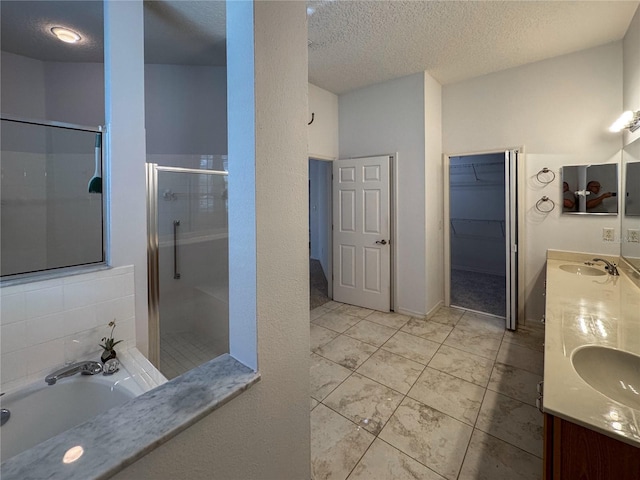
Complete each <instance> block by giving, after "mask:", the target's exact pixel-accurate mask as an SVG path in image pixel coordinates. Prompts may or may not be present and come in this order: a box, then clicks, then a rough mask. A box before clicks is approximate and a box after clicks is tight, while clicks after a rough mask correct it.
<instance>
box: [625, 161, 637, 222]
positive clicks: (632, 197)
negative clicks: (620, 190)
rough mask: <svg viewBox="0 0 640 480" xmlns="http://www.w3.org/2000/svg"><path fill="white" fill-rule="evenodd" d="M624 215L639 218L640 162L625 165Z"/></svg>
mask: <svg viewBox="0 0 640 480" xmlns="http://www.w3.org/2000/svg"><path fill="white" fill-rule="evenodd" d="M626 167H627V172H626V183H625V185H626V186H625V199H624V214H625V215H626V216H630V217H638V216H640V161H637V162H631V163H627V165H626Z"/></svg>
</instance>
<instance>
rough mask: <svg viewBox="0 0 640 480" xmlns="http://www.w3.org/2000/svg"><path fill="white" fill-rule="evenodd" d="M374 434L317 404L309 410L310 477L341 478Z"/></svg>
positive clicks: (357, 458) (341, 479)
mask: <svg viewBox="0 0 640 480" xmlns="http://www.w3.org/2000/svg"><path fill="white" fill-rule="evenodd" d="M374 438H375V437H374V436H373V435H371V434H370V433H369V432H367V431H366V430H364V429H363V428H360V427H358V426H357V425H355V424H354V423H352V422H350V421H349V420H347V419H346V418H344V417H343V416H341V415H339V414H337V413H336V412H334V411H333V410H331V409H330V408H328V407H326V406H324V405H322V404H320V405H318V406H317V407H316V408H314V409H313V411H312V412H311V478H312V479H313V480H343V479H345V478H347V476H348V475H349V472H351V470H352V469H353V467H355V466H356V463H358V460H360V458H361V457H362V455H363V454H364V452H365V451H366V450H367V448H369V445H371V443H372V442H373V440H374Z"/></svg>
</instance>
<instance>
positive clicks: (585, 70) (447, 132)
mask: <svg viewBox="0 0 640 480" xmlns="http://www.w3.org/2000/svg"><path fill="white" fill-rule="evenodd" d="M621 109H622V43H621V42H615V43H612V44H609V45H605V46H601V47H597V48H593V49H590V50H585V51H581V52H577V53H573V54H570V55H565V56H561V57H556V58H553V59H549V60H544V61H541V62H537V63H532V64H529V65H525V66H522V67H517V68H512V69H509V70H505V71H502V72H497V73H493V74H490V75H485V76H482V77H478V78H474V79H471V80H468V81H464V82H460V83H457V84H453V85H446V86H445V87H443V132H444V134H443V150H444V152H445V153H448V154H464V153H472V152H483V151H495V150H502V149H505V148H508V147H519V146H524V147H525V154H526V185H524V187H525V189H526V204H525V206H524V209H525V212H526V213H525V218H524V220H525V228H526V239H525V240H526V245H525V248H526V254H525V258H526V264H525V269H526V272H525V273H526V286H525V288H526V312H525V314H526V318H527V319H533V320H539V319H540V318H541V317H542V314H543V312H544V300H543V296H542V293H543V275H544V273H543V269H544V264H545V254H546V250H547V249H549V248H554V249H563V250H577V251H585V252H595V253H602V254H611V255H616V254H617V253H618V249H619V247H618V243H617V242H613V243H604V242H603V241H602V228H603V227H614V228H615V229H616V233H617V234H618V235H619V219H618V217H578V216H568V215H564V216H562V215H561V214H560V208H557V207H556V208H555V210H554V211H553V212H551V213H550V214H548V215H542V214H540V213H538V212H537V211H536V210H535V208H534V206H535V203H536V202H537V201H538V200H539V199H540V198H541V197H542V196H543V195H546V196H548V197H550V198H551V199H553V200H554V201H555V202H556V205H559V204H561V190H562V188H561V185H562V183H561V178H560V167H561V166H562V165H571V164H574V165H575V164H589V163H608V162H619V160H620V147H621V141H620V136H619V135H612V134H610V133H609V132H608V130H607V129H608V127H609V125H610V123H611V121H612V120H611V119H615V118H617V117H618V115H619V114H620V111H621ZM543 167H548V168H550V169H551V170H553V171H554V172H556V180H555V181H554V182H553V183H551V184H550V185H547V186H542V185H541V184H540V183H539V182H537V181H536V179H535V175H536V173H537V172H538V171H540V170H541V169H542V168H543Z"/></svg>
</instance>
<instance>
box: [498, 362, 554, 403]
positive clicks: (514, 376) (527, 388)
mask: <svg viewBox="0 0 640 480" xmlns="http://www.w3.org/2000/svg"><path fill="white" fill-rule="evenodd" d="M541 380H542V375H537V374H535V373H531V372H527V371H526V370H522V369H520V368H516V367H512V366H510V365H504V364H502V363H496V364H495V366H494V367H493V372H492V374H491V379H490V380H489V386H488V387H487V388H489V390H493V391H494V392H498V393H501V394H503V395H506V396H507V397H511V398H515V399H516V400H520V401H521V402H524V403H528V404H529V405H531V406H533V407H535V406H536V398H538V393H537V386H538V382H540V381H541Z"/></svg>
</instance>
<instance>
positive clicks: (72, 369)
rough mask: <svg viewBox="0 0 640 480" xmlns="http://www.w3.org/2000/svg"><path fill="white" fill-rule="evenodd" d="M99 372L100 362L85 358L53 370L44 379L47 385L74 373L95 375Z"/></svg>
mask: <svg viewBox="0 0 640 480" xmlns="http://www.w3.org/2000/svg"><path fill="white" fill-rule="evenodd" d="M101 372H102V365H101V364H100V363H98V362H93V361H90V360H87V361H86V362H78V363H73V364H71V365H67V366H66V367H63V368H61V369H60V370H56V371H55V372H53V373H51V374H49V375H47V376H46V377H45V379H44V381H45V382H47V384H49V385H53V384H54V383H56V382H57V381H58V380H59V379H61V378H64V377H70V376H71V375H75V374H76V373H81V374H82V375H97V374H99V373H101Z"/></svg>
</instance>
